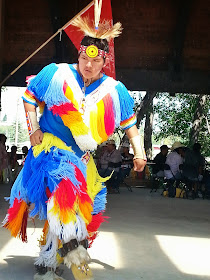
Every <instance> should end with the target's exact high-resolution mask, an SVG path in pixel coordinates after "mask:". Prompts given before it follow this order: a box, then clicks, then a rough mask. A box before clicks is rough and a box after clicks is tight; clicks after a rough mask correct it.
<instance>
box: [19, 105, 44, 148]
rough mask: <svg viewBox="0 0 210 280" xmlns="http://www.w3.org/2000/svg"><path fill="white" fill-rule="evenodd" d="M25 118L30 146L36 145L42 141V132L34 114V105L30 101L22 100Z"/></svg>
mask: <svg viewBox="0 0 210 280" xmlns="http://www.w3.org/2000/svg"><path fill="white" fill-rule="evenodd" d="M23 104H24V108H25V112H26V120H27V126H28V131H29V137H30V141H31V145H32V146H36V145H39V144H41V143H42V139H43V132H42V131H41V130H40V127H39V123H38V121H37V116H36V107H35V106H34V105H32V104H30V103H27V102H25V101H23Z"/></svg>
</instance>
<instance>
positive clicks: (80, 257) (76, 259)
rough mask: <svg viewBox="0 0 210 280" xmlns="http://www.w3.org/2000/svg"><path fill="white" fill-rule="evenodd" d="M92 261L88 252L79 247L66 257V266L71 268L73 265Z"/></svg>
mask: <svg viewBox="0 0 210 280" xmlns="http://www.w3.org/2000/svg"><path fill="white" fill-rule="evenodd" d="M89 260H90V256H89V254H88V252H87V250H86V249H85V248H84V247H83V246H81V245H79V246H78V247H77V248H76V249H75V250H73V251H71V252H69V253H68V254H67V255H66V256H65V257H64V264H65V265H66V266H67V267H68V268H71V265H72V264H75V265H77V266H78V265H80V264H81V263H82V262H84V261H85V262H87V261H89Z"/></svg>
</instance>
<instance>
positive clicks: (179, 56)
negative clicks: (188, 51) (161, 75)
mask: <svg viewBox="0 0 210 280" xmlns="http://www.w3.org/2000/svg"><path fill="white" fill-rule="evenodd" d="M174 2H175V7H174V9H176V7H177V20H176V28H175V30H174V34H173V39H174V40H173V48H172V51H171V57H169V72H170V76H171V80H172V81H181V80H182V79H183V76H182V74H183V49H184V43H185V37H186V28H187V24H188V21H189V17H190V13H191V7H192V4H193V2H194V0H184V1H183V0H174Z"/></svg>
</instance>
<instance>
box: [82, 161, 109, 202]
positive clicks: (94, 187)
mask: <svg viewBox="0 0 210 280" xmlns="http://www.w3.org/2000/svg"><path fill="white" fill-rule="evenodd" d="M110 178H111V175H110V176H108V177H106V178H103V177H101V176H100V175H99V174H98V171H97V168H96V165H95V162H94V160H93V157H92V156H91V157H90V160H89V162H88V164H87V192H88V195H89V196H90V198H91V199H92V201H94V199H95V196H96V195H97V194H98V193H99V192H100V191H101V190H102V189H103V188H104V186H103V184H102V183H104V182H106V181H107V180H109V179H110Z"/></svg>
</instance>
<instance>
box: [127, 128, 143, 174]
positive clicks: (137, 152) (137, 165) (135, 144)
mask: <svg viewBox="0 0 210 280" xmlns="http://www.w3.org/2000/svg"><path fill="white" fill-rule="evenodd" d="M125 132H126V134H127V136H128V138H129V141H130V143H131V145H132V148H133V151H134V158H133V164H134V170H135V171H138V172H140V171H143V170H144V167H145V165H146V162H147V159H146V155H145V151H144V147H143V145H142V144H141V139H140V135H139V133H138V130H137V127H136V125H134V126H132V127H130V128H127V129H126V130H125Z"/></svg>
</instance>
